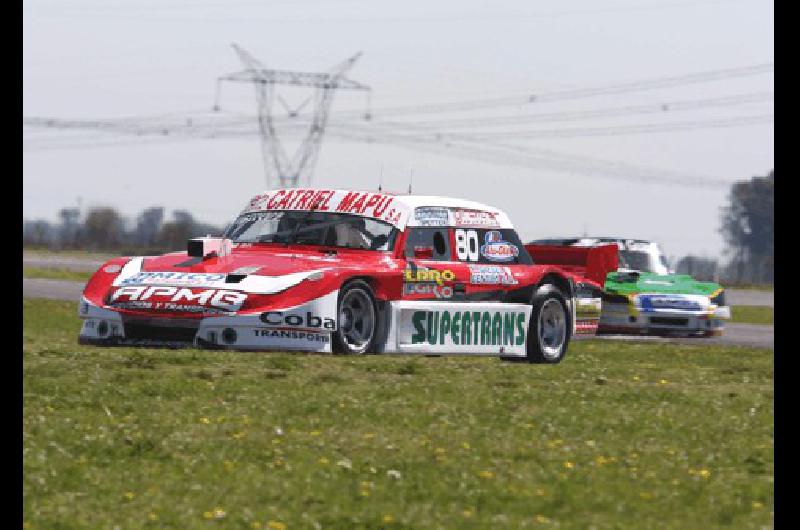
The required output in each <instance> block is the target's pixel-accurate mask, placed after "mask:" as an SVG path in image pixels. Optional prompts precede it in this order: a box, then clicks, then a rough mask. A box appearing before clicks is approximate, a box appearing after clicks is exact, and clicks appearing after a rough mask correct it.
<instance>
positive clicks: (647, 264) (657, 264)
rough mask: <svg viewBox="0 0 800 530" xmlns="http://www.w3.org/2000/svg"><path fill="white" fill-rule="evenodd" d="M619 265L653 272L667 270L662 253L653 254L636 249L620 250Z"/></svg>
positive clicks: (624, 267)
mask: <svg viewBox="0 0 800 530" xmlns="http://www.w3.org/2000/svg"><path fill="white" fill-rule="evenodd" d="M659 258H660V259H659ZM619 267H620V268H622V269H632V270H636V271H642V272H650V273H653V274H668V272H669V271H668V270H667V266H666V259H665V258H664V257H663V256H662V255H658V256H654V255H653V254H652V253H650V252H641V251H637V250H620V251H619Z"/></svg>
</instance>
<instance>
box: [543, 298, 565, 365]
mask: <svg viewBox="0 0 800 530" xmlns="http://www.w3.org/2000/svg"><path fill="white" fill-rule="evenodd" d="M566 338H567V318H566V314H565V313H564V306H563V305H561V302H559V301H558V300H557V299H555V298H550V299H548V300H546V301H545V303H544V305H543V306H542V310H541V311H540V312H539V346H540V347H541V349H542V354H543V355H544V356H545V357H547V358H548V359H555V358H558V356H559V355H560V354H561V348H562V347H563V346H564V341H565V340H566Z"/></svg>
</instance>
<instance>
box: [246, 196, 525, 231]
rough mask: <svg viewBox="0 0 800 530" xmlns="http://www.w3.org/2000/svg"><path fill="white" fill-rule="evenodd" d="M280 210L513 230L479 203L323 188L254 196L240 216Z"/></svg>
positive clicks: (401, 225) (501, 215)
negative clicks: (324, 212)
mask: <svg viewBox="0 0 800 530" xmlns="http://www.w3.org/2000/svg"><path fill="white" fill-rule="evenodd" d="M280 210H299V211H309V210H318V211H328V212H333V213H348V214H351V215H360V216H363V217H369V218H372V219H377V220H380V221H385V222H387V223H391V224H392V225H394V226H395V227H397V228H398V229H400V230H402V229H403V228H405V227H406V226H463V227H479V228H513V226H512V224H511V221H510V220H509V218H508V216H507V215H506V214H505V213H504V212H503V211H501V210H499V209H497V208H494V207H492V206H487V205H485V204H481V203H478V202H474V201H468V200H465V199H455V198H451V197H438V196H426V195H400V194H392V193H386V192H380V191H378V192H375V191H355V190H341V189H325V188H289V189H278V190H269V191H266V192H264V193H262V194H259V195H256V196H255V197H253V198H252V199H251V200H250V202H249V203H248V204H247V206H246V207H245V209H244V210H243V212H242V213H250V212H258V211H280Z"/></svg>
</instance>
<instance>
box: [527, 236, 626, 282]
mask: <svg viewBox="0 0 800 530" xmlns="http://www.w3.org/2000/svg"><path fill="white" fill-rule="evenodd" d="M525 250H527V251H528V253H529V254H530V255H531V257H533V262H534V263H536V264H540V265H558V266H560V267H561V268H563V269H564V270H566V271H568V272H572V273H575V274H579V275H581V276H584V277H585V278H588V279H590V280H592V281H593V282H596V283H598V284H600V286H601V287H602V286H603V285H605V283H606V275H607V274H608V273H609V272H614V271H616V270H617V267H618V266H619V247H618V246H617V245H616V244H611V245H602V246H597V247H566V246H561V245H536V244H530V245H525Z"/></svg>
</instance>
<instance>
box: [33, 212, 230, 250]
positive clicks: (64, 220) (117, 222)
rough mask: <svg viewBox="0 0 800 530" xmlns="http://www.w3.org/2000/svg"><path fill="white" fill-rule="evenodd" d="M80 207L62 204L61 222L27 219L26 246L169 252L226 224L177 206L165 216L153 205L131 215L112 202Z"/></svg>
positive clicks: (220, 232)
mask: <svg viewBox="0 0 800 530" xmlns="http://www.w3.org/2000/svg"><path fill="white" fill-rule="evenodd" d="M81 214H82V212H81V211H80V209H78V208H62V209H61V210H60V211H59V213H58V217H59V222H58V223H51V222H49V221H45V220H42V219H36V220H28V219H23V223H22V243H23V246H25V247H29V248H30V247H34V248H47V249H53V250H68V249H81V250H98V251H106V250H108V251H120V250H125V249H131V250H134V249H135V250H137V251H147V252H167V251H173V250H181V249H184V248H185V247H186V240H187V239H190V238H192V237H197V236H205V235H217V236H218V235H221V234H222V232H223V231H224V227H219V226H215V225H211V224H208V223H203V222H199V221H197V220H195V218H194V217H193V216H192V214H190V213H189V212H187V211H185V210H175V211H174V212H173V213H172V218H171V219H169V220H165V219H164V208H163V207H161V206H153V207H151V208H147V209H146V210H144V211H142V212H141V213H139V214H138V215H137V216H136V217H135V219H128V218H125V217H123V216H122V215H120V213H119V212H118V211H117V210H116V209H114V208H111V207H108V206H96V207H93V208H89V210H88V211H87V212H86V213H85V215H81Z"/></svg>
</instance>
